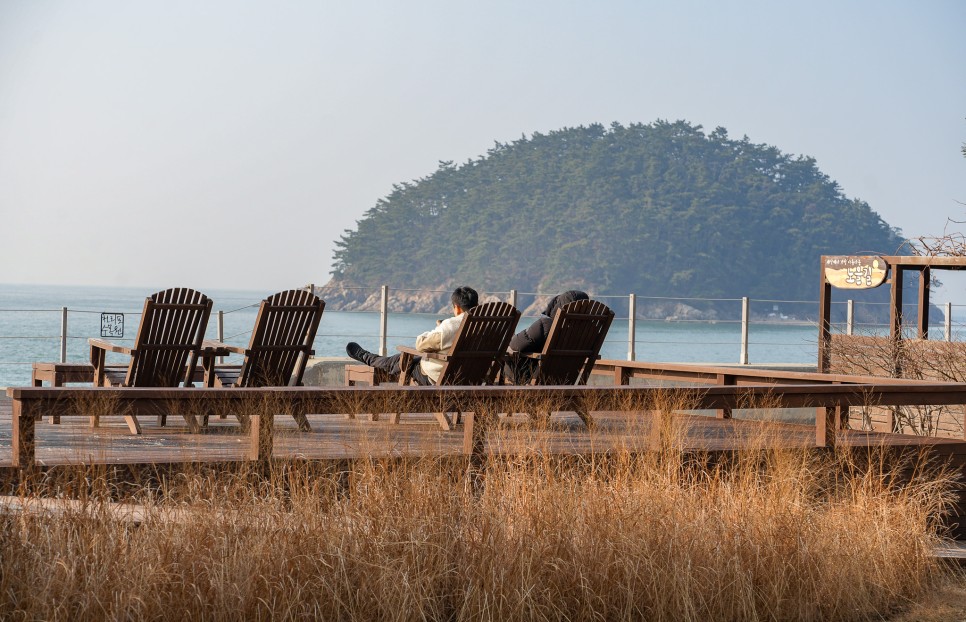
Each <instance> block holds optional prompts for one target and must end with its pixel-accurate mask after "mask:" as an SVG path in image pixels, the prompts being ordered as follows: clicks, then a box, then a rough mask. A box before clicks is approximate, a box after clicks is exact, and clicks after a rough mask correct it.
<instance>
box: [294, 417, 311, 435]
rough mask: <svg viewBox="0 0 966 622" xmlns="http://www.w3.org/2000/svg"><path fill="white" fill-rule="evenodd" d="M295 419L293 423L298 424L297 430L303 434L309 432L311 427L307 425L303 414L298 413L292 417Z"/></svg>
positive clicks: (307, 422) (306, 418)
mask: <svg viewBox="0 0 966 622" xmlns="http://www.w3.org/2000/svg"><path fill="white" fill-rule="evenodd" d="M292 416H293V417H295V421H297V422H298V424H299V430H301V431H303V432H311V431H312V426H310V425H309V419H308V417H306V416H305V413H298V414H297V415H292Z"/></svg>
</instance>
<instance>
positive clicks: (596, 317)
mask: <svg viewBox="0 0 966 622" xmlns="http://www.w3.org/2000/svg"><path fill="white" fill-rule="evenodd" d="M613 321H614V312H613V311H611V309H610V308H609V307H608V306H607V305H605V304H603V303H601V302H597V301H596V300H577V301H575V302H571V303H569V304H566V305H564V306H563V307H561V308H560V309H558V310H557V314H556V315H555V316H554V318H553V324H551V325H550V333H549V334H548V335H547V342H546V343H545V344H544V346H543V352H541V355H540V360H539V362H538V363H537V370H536V372H535V373H534V376H533V380H532V384H542V385H572V384H586V383H587V379H588V378H589V377H590V373H591V370H592V369H593V367H594V363H595V362H596V361H597V358H598V355H599V354H600V348H601V346H603V345H604V339H605V338H606V337H607V331H608V330H609V329H610V325H611V322H613Z"/></svg>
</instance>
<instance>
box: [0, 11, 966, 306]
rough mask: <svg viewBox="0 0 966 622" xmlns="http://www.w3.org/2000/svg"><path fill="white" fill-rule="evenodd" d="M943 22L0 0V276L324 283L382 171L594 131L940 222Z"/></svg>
mask: <svg viewBox="0 0 966 622" xmlns="http://www.w3.org/2000/svg"><path fill="white" fill-rule="evenodd" d="M964 27H966V2H962V1H961V0H950V1H930V0H923V1H921V2H892V1H867V2H859V1H847V0H831V1H826V0H814V1H810V2H797V3H789V2H771V1H768V2H751V1H742V0H735V1H733V2H720V1H708V2H694V1H690V2H689V1H686V0H685V1H679V2H661V3H658V2H651V1H645V0H637V1H600V2H569V1H566V0H563V1H554V2H551V1H542V0H536V1H527V2H520V1H493V2H477V3H467V2H452V1H440V2H436V1H426V0H407V1H406V2H388V1H386V2H368V1H360V2H325V1H321V0H316V1H304V2H303V1H299V0H288V1H279V2H268V1H264V2H252V1H244V0H206V1H205V2H194V1H171V2H122V1H120V0H117V1H113V2H102V1H98V0H87V1H85V2H74V1H57V0H49V1H45V2H34V1H29V0H0V231H2V240H0V283H17V284H21V283H29V284H51V285H105V286H117V285H121V286H144V287H145V288H147V289H149V290H151V291H154V290H156V289H161V288H166V287H175V286H185V287H194V288H197V289H202V290H204V289H206V288H220V289H226V288H227V289H245V290H253V291H261V290H264V291H266V292H273V291H278V290H281V289H287V288H289V287H298V286H302V285H305V284H307V283H316V284H322V283H325V282H326V281H327V280H328V279H329V277H330V275H329V271H330V269H331V265H332V252H333V250H334V242H335V241H336V240H337V239H338V238H339V236H340V235H341V234H342V233H343V232H344V231H345V230H346V229H351V228H354V227H355V224H356V222H357V221H358V220H359V219H360V218H362V216H363V214H364V213H365V211H366V210H368V209H369V208H371V207H373V206H374V205H375V204H376V201H377V200H379V199H380V198H382V197H385V196H387V195H388V194H389V193H390V192H391V190H392V186H393V184H397V183H402V182H407V181H413V180H416V179H419V178H422V177H426V176H428V175H430V174H432V173H433V172H434V171H435V170H436V169H437V167H438V164H439V162H440V161H446V160H453V161H456V162H457V163H460V162H465V161H467V160H469V159H476V158H478V157H480V156H481V155H483V154H485V153H486V151H487V150H488V149H489V148H491V147H492V146H493V145H494V143H495V142H508V141H512V140H516V139H518V138H520V137H521V136H524V135H526V136H529V135H532V133H533V132H549V131H552V130H555V129H560V128H563V127H575V126H580V125H589V124H591V123H602V124H604V125H609V124H610V123H611V122H614V121H617V122H620V123H622V124H628V123H636V122H640V123H650V122H653V121H655V120H658V119H663V120H668V121H675V120H679V119H683V120H687V121H689V122H691V123H693V124H700V125H702V126H703V127H704V128H705V129H706V131H708V132H710V131H711V130H712V129H714V128H715V127H717V126H723V127H725V128H726V129H727V130H728V132H729V135H730V136H731V137H733V138H739V137H742V136H747V137H748V138H749V139H750V140H751V141H752V142H755V143H765V144H769V145H773V146H775V147H777V148H778V149H780V150H781V151H782V152H784V153H786V154H791V155H795V156H797V155H806V156H811V157H814V158H815V159H816V161H817V163H818V166H819V168H820V169H821V170H822V171H823V172H824V173H825V174H827V175H828V176H829V177H830V178H831V179H833V180H835V181H837V182H838V183H839V184H840V186H841V188H842V190H843V192H844V193H845V195H846V196H848V197H849V198H857V199H861V200H863V201H866V202H868V203H869V205H870V206H871V207H872V209H873V210H875V211H876V212H877V213H878V214H879V215H881V216H882V218H883V219H884V220H885V221H886V222H887V223H889V224H890V225H891V226H893V227H897V228H899V229H901V231H902V233H903V235H905V236H908V237H917V236H920V235H937V234H942V233H943V231H944V228H945V227H946V226H947V219H948V218H954V219H956V220H966V205H964V203H966V158H964V157H963V154H962V152H961V148H962V145H963V143H964V142H966V70H964V67H966V36H964V32H966V30H964ZM844 226H847V225H844ZM950 227H951V228H950V230H962V229H963V228H966V225H955V224H953V225H951V226H950ZM441 235H445V232H441ZM430 242H431V241H430ZM817 273H818V260H817V259H816V274H817ZM817 295H818V294H817V291H816V296H817Z"/></svg>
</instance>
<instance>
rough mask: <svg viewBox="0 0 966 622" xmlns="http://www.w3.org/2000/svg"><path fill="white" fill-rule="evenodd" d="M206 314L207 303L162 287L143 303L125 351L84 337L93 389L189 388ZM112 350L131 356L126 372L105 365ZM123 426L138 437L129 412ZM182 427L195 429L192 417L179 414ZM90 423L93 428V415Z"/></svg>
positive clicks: (185, 292) (199, 297)
mask: <svg viewBox="0 0 966 622" xmlns="http://www.w3.org/2000/svg"><path fill="white" fill-rule="evenodd" d="M210 315H211V299H209V298H208V297H207V296H205V295H204V294H202V293H201V292H197V291H195V290H193V289H187V288H173V289H166V290H164V291H161V292H158V293H156V294H153V295H151V296H150V297H149V298H147V299H146V300H145V301H144V311H143V312H142V314H141V324H140V326H138V332H137V336H136V337H135V338H134V345H133V346H131V347H126V346H121V345H118V344H114V343H111V342H110V341H105V340H103V339H90V340H89V341H90V346H91V363H92V364H93V365H94V385H95V386H99V387H105V386H121V387H177V386H178V385H179V384H181V383H182V382H184V384H185V386H191V383H192V380H193V379H194V375H195V367H196V365H197V362H198V354H199V352H200V350H201V342H202V340H203V339H204V336H205V329H206V328H207V326H208V317H209V316H210ZM108 352H117V353H121V354H128V355H130V357H131V360H130V362H129V363H128V366H127V368H126V369H125V368H121V367H116V366H107V365H106V364H105V359H106V354H107V353H108ZM124 418H125V420H126V421H127V425H128V428H130V430H131V432H132V433H134V434H140V433H141V425H140V423H139V422H138V420H137V417H135V416H134V415H132V414H127V415H125V417H124ZM185 419H186V420H187V421H188V425H189V426H190V427H191V428H192V429H196V428H197V423H196V422H195V420H194V417H193V416H191V415H190V414H186V415H185ZM91 423H92V424H93V425H97V420H96V417H94V418H92V421H91Z"/></svg>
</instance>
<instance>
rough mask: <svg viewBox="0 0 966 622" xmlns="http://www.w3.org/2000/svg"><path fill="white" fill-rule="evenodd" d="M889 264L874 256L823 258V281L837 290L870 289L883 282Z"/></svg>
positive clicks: (831, 256) (832, 256) (834, 256)
mask: <svg viewBox="0 0 966 622" xmlns="http://www.w3.org/2000/svg"><path fill="white" fill-rule="evenodd" d="M888 273H889V264H887V263H886V262H885V260H884V259H883V258H882V257H877V256H875V255H830V256H826V257H825V280H826V281H827V282H828V283H829V285H831V286H832V287H837V288H839V289H872V288H873V287H878V286H880V285H882V284H883V283H884V282H885V279H886V275H887V274H888Z"/></svg>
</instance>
